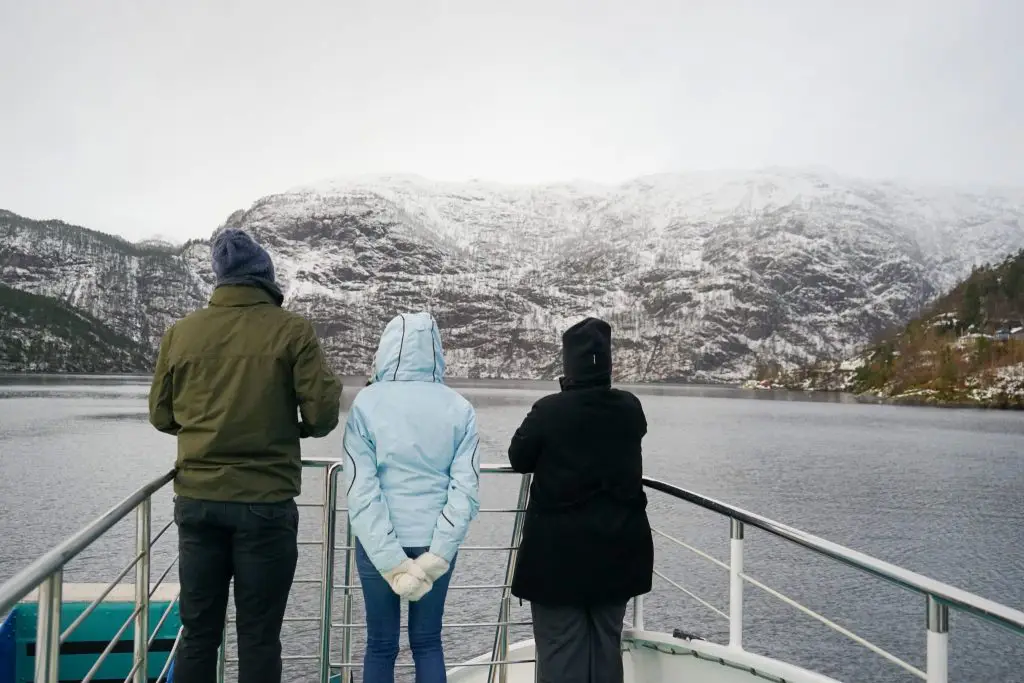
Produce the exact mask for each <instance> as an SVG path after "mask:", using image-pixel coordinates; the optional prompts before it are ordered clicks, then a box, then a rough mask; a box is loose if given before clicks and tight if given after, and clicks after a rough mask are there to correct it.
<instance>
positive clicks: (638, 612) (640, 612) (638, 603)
mask: <svg viewBox="0 0 1024 683" xmlns="http://www.w3.org/2000/svg"><path fill="white" fill-rule="evenodd" d="M633 630H634V631H643V630H644V596H642V595H638V596H636V597H635V598H633Z"/></svg>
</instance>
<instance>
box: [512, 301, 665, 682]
mask: <svg viewBox="0 0 1024 683" xmlns="http://www.w3.org/2000/svg"><path fill="white" fill-rule="evenodd" d="M562 341H563V362H564V366H565V377H563V378H562V380H561V382H562V391H561V392H560V393H558V394H552V395H550V396H546V397H544V398H542V399H541V400H540V401H538V402H537V403H536V404H535V405H534V406H533V408H532V409H531V410H530V413H529V414H528V415H527V416H526V419H525V420H524V421H523V424H522V425H521V426H520V427H519V429H518V430H517V431H516V434H515V436H514V437H513V438H512V442H511V444H510V445H509V452H508V455H509V462H510V463H511V465H512V467H513V469H515V470H516V471H518V472H523V473H527V472H531V473H533V475H534V477H533V484H532V487H531V491H530V501H529V503H528V506H527V512H526V519H525V523H524V528H523V539H522V544H521V546H520V549H519V555H518V560H517V564H516V570H515V574H514V577H513V580H512V593H513V595H515V596H517V597H519V598H521V599H524V600H529V601H530V606H531V610H532V612H533V621H534V636H535V640H536V643H537V652H538V667H539V677H540V678H539V680H540V681H541V682H542V683H547V682H548V681H563V682H566V683H572V682H576V681H580V682H587V681H591V682H592V681H609V682H611V681H621V680H622V665H621V658H620V655H619V638H620V636H621V629H622V617H623V615H624V614H625V609H626V604H627V602H628V601H629V599H630V598H632V597H634V596H636V595H641V594H644V593H647V592H649V591H650V590H651V576H652V571H653V564H654V546H653V540H652V538H651V529H650V524H649V522H648V519H647V513H646V506H647V496H646V494H645V493H644V490H643V460H642V453H641V441H642V439H643V437H644V435H645V434H646V432H647V422H646V419H645V418H644V413H643V409H642V407H641V405H640V401H639V400H638V399H637V398H636V397H635V396H634V395H632V394H630V393H629V392H626V391H621V390H618V389H613V388H611V330H610V328H609V327H608V325H607V323H604V322H603V321H600V320H596V319H592V318H588V319H587V320H584V321H583V322H581V323H579V324H578V325H575V326H573V327H572V328H570V329H569V330H567V331H566V333H565V335H563V340H562ZM588 653H589V654H588Z"/></svg>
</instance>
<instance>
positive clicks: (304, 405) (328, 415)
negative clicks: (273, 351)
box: [292, 321, 342, 438]
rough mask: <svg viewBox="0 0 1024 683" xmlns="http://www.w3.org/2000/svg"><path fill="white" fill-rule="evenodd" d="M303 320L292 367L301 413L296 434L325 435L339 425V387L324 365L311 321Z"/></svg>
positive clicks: (327, 367)
mask: <svg viewBox="0 0 1024 683" xmlns="http://www.w3.org/2000/svg"><path fill="white" fill-rule="evenodd" d="M303 322H304V323H305V324H304V325H303V329H302V334H301V337H300V342H299V347H298V351H297V352H296V354H295V364H294V366H293V368H292V377H293V379H294V383H295V395H296V396H297V397H298V399H299V414H300V415H301V416H302V420H301V422H300V423H299V435H300V436H302V437H307V436H312V437H315V438H319V437H323V436H327V435H328V434H330V433H331V432H332V431H334V428H335V427H337V426H338V413H339V412H340V410H341V388H342V387H341V382H340V381H339V380H338V378H337V377H336V376H335V375H334V372H332V371H331V368H330V367H329V366H328V365H327V360H326V359H325V358H324V354H323V350H322V349H321V348H320V342H319V340H318V339H317V338H316V331H315V330H314V329H313V325H312V324H310V323H309V321H303Z"/></svg>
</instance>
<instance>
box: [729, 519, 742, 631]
mask: <svg viewBox="0 0 1024 683" xmlns="http://www.w3.org/2000/svg"><path fill="white" fill-rule="evenodd" d="M729 522H730V529H729V647H736V648H742V647H743V522H741V521H739V520H738V519H734V518H729Z"/></svg>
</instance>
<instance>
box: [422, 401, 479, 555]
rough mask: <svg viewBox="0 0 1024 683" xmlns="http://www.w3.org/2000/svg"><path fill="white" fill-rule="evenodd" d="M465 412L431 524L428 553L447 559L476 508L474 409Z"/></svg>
mask: <svg viewBox="0 0 1024 683" xmlns="http://www.w3.org/2000/svg"><path fill="white" fill-rule="evenodd" d="M468 410H469V415H468V420H467V421H466V429H465V431H464V432H463V435H462V439H461V440H460V441H459V443H458V444H457V445H456V447H455V457H454V458H453V459H452V465H451V468H450V470H449V472H448V475H449V477H450V481H451V483H450V484H449V486H448V501H447V502H446V503H445V505H444V508H442V510H441V515H440V516H439V517H438V518H437V523H436V524H435V525H434V536H433V538H432V539H431V541H430V552H432V553H434V554H435V555H438V556H439V557H441V558H443V559H444V560H445V561H446V562H451V561H452V558H454V557H455V553H456V552H458V550H459V546H460V545H462V542H463V541H464V540H465V539H466V532H468V531H469V524H470V522H472V521H473V520H474V519H476V516H477V513H478V512H479V511H480V461H479V460H478V459H477V452H478V447H479V445H480V435H479V434H477V431H476V411H474V410H473V407H472V406H468Z"/></svg>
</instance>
